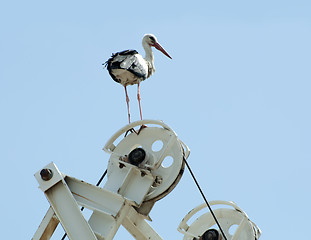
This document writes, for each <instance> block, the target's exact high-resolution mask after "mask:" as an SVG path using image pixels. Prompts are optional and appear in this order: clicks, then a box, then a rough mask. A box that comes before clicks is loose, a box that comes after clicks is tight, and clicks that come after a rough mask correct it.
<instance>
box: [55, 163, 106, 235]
mask: <svg viewBox="0 0 311 240" xmlns="http://www.w3.org/2000/svg"><path fill="white" fill-rule="evenodd" d="M106 174H107V169H106V171H105V172H104V173H103V175H102V176H101V177H100V179H99V180H98V182H97V184H96V187H98V186H99V184H101V182H102V181H103V179H104V177H105V176H106ZM83 210H84V207H82V208H81V212H82V211H83ZM66 236H67V233H65V234H64V236H63V237H62V239H61V240H64V239H65V238H66Z"/></svg>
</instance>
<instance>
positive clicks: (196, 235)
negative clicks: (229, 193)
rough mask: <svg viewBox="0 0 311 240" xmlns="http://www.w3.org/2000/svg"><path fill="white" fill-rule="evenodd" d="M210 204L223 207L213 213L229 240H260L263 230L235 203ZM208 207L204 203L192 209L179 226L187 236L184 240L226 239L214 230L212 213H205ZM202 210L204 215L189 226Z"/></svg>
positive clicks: (180, 230)
mask: <svg viewBox="0 0 311 240" xmlns="http://www.w3.org/2000/svg"><path fill="white" fill-rule="evenodd" d="M209 204H210V205H215V206H217V205H218V207H219V206H222V208H217V209H215V210H213V212H214V214H215V216H216V217H217V219H218V221H219V223H220V225H221V228H222V230H223V232H224V234H225V235H226V238H227V239H228V240H257V239H259V237H260V235H261V230H260V229H259V228H258V227H257V226H256V224H255V223H253V222H252V221H251V220H250V219H249V218H248V216H247V215H246V213H245V212H244V211H243V210H242V209H241V208H239V207H238V206H237V205H236V204H235V203H234V202H227V201H211V202H209ZM206 206H207V205H206V204H205V203H204V204H201V205H199V206H197V207H196V208H194V209H192V210H191V211H190V212H189V213H188V214H187V215H186V216H185V217H184V219H183V220H182V221H181V223H180V224H179V227H178V231H179V232H181V233H182V234H184V235H185V236H184V238H183V239H184V240H194V239H200V240H201V239H211V240H221V239H224V238H222V235H221V233H220V231H218V230H217V229H214V228H215V220H214V218H213V217H212V215H211V213H210V212H209V211H208V212H206V211H204V210H206ZM201 210H203V211H204V213H203V214H202V215H201V216H199V217H198V218H197V219H196V220H194V221H193V222H192V224H191V225H188V223H187V222H191V220H190V219H191V218H192V217H193V216H194V215H195V214H198V212H199V211H201ZM196 216H197V215H196ZM207 236H208V237H209V238H208V237H207Z"/></svg>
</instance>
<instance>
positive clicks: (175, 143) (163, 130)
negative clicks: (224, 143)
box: [103, 120, 190, 202]
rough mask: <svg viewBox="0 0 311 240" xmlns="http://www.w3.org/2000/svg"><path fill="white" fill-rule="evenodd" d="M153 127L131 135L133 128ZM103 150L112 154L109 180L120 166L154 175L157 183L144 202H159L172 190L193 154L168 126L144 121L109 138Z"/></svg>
mask: <svg viewBox="0 0 311 240" xmlns="http://www.w3.org/2000/svg"><path fill="white" fill-rule="evenodd" d="M150 124H152V125H151V126H148V127H145V128H143V129H142V130H141V131H140V132H139V134H137V133H136V132H130V130H131V129H133V128H134V127H137V126H141V125H145V126H147V125H150ZM126 133H128V134H126ZM124 134H125V135H126V136H125V137H124V138H122V139H121V140H120V141H119V143H117V144H116V143H115V142H116V140H117V139H118V138H120V137H121V136H122V135H124ZM103 150H104V151H106V152H107V153H109V154H111V156H110V158H109V163H108V179H109V177H110V175H111V173H112V172H113V171H115V170H117V168H119V167H120V164H125V163H130V164H132V165H134V166H135V167H137V168H139V169H141V170H142V171H145V172H149V173H151V175H152V176H153V177H154V182H153V184H152V186H151V188H150V189H149V192H148V193H147V195H146V196H145V198H144V202H146V201H156V200H159V199H161V198H163V197H164V196H166V195H167V194H168V193H169V192H170V191H172V190H173V188H174V187H175V186H176V185H177V183H178V182H179V180H180V178H181V176H182V174H183V171H184V159H187V158H188V156H189V153H190V151H189V148H188V147H187V146H186V145H185V144H184V143H183V142H182V141H181V140H180V139H178V137H177V135H176V133H175V132H174V131H173V130H172V129H171V128H170V127H169V126H167V125H166V124H165V123H163V122H162V121H156V120H142V121H137V122H133V123H131V124H129V125H126V126H124V127H123V128H121V129H120V130H119V131H117V132H116V133H115V134H114V135H113V136H112V137H111V138H110V140H109V141H108V142H107V144H106V145H105V147H104V148H103ZM121 166H122V165H121Z"/></svg>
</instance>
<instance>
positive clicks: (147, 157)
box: [33, 120, 261, 240]
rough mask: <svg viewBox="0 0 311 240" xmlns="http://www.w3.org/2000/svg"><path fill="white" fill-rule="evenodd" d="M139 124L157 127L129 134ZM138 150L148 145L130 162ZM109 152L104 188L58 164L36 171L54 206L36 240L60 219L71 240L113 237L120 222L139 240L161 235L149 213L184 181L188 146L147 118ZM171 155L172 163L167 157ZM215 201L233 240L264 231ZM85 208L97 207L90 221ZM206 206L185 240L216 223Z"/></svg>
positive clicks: (248, 239) (184, 228)
mask: <svg viewBox="0 0 311 240" xmlns="http://www.w3.org/2000/svg"><path fill="white" fill-rule="evenodd" d="M140 125H145V126H146V125H152V126H148V127H147V128H143V129H142V131H141V132H140V133H139V134H136V133H135V132H133V133H129V132H128V131H129V130H130V129H132V128H134V127H137V126H140ZM125 133H128V134H125ZM123 134H125V136H124V137H123V138H122V137H121V136H122V135H123ZM120 138H121V140H119V139H120ZM117 140H119V142H118V143H116V142H117ZM136 148H140V149H143V152H144V153H145V154H143V155H144V158H143V159H142V160H141V161H139V162H138V163H136V162H135V163H134V162H133V161H132V162H131V161H130V159H131V158H130V156H129V155H130V153H131V152H135V151H136V150H137V149H136ZM134 149H136V150H134ZM104 150H105V151H106V152H108V153H109V154H110V155H111V156H110V159H109V163H108V169H107V170H108V171H107V172H108V180H107V182H106V184H105V186H104V187H103V188H100V187H96V186H94V185H92V184H89V183H86V182H84V181H81V180H79V179H75V178H73V177H70V176H68V175H65V174H63V173H61V172H60V171H59V169H58V168H57V167H56V165H55V164H54V163H50V164H48V165H47V166H45V167H44V168H43V169H41V170H40V171H38V172H37V173H36V174H35V177H36V179H37V181H38V183H39V188H40V189H41V190H42V191H43V192H44V194H45V195H46V198H47V199H48V201H49V203H50V205H51V207H50V208H49V210H48V212H47V214H46V215H45V217H44V219H43V221H42V223H41V224H40V226H39V228H38V230H37V231H36V233H35V235H34V237H33V240H48V239H50V237H51V236H52V234H53V232H54V230H55V228H56V227H57V225H58V223H59V222H60V223H61V224H62V226H63V228H64V229H65V231H66V233H67V235H68V237H69V239H71V240H86V239H87V240H92V239H93V240H111V239H113V238H114V236H115V234H116V232H117V231H118V229H119V227H120V225H123V226H124V227H125V229H127V230H128V232H129V233H130V234H131V235H132V236H133V237H134V238H135V239H139V240H161V239H162V238H161V237H160V236H159V235H158V234H157V232H156V231H155V230H154V229H152V228H151V226H150V225H149V224H148V223H147V221H146V220H150V218H149V212H150V211H151V209H152V207H153V205H154V204H155V202H156V201H157V200H159V199H160V198H163V197H164V196H166V195H167V194H168V193H169V192H170V191H172V189H173V188H174V187H175V186H176V185H177V183H178V182H179V180H180V178H181V176H182V173H183V171H184V164H185V161H184V160H186V159H187V158H188V156H189V153H190V151H189V148H188V147H187V146H186V145H185V144H184V143H183V142H182V141H181V140H179V139H178V137H177V135H176V133H175V132H174V131H173V130H172V129H171V128H170V127H169V126H167V125H166V124H165V123H163V122H161V121H155V120H142V121H137V122H134V123H132V124H129V125H126V126H125V127H123V128H121V129H120V130H119V131H117V132H116V133H115V134H114V135H113V136H112V137H111V138H110V140H109V141H108V142H107V144H106V145H105V147H104ZM133 150H134V151H133ZM168 157H169V158H170V161H167V158H168ZM210 205H213V206H223V208H217V209H215V210H214V213H215V215H216V217H217V219H218V221H219V223H220V225H221V226H222V229H223V230H224V232H225V234H226V236H227V239H228V240H254V239H258V238H259V236H260V234H261V232H260V229H259V228H258V227H257V226H256V225H255V224H254V223H253V222H251V221H250V220H249V218H248V216H247V215H246V213H245V212H243V211H242V210H241V209H240V208H239V207H238V206H237V205H236V204H235V203H233V202H226V201H212V202H210ZM224 206H225V207H224ZM80 207H84V208H87V209H89V210H91V211H92V214H91V217H90V219H89V220H88V221H87V220H86V219H85V218H84V216H83V215H82V213H81V210H80ZM204 210H206V204H202V205H200V206H198V207H196V208H194V209H193V210H191V211H190V212H189V213H188V214H187V215H186V216H185V218H184V219H183V220H182V222H181V223H180V225H179V227H178V231H180V232H181V233H182V234H184V238H183V239H184V240H193V239H198V238H199V237H200V236H202V234H203V233H204V232H205V231H206V230H208V229H210V228H212V227H213V226H214V225H215V220H214V219H213V217H212V215H211V213H210V212H206V211H205V213H203V214H202V212H201V211H204ZM198 213H201V215H200V216H199V217H198V218H197V219H196V220H194V221H193V223H191V224H190V223H189V222H190V219H192V218H193V216H195V215H198ZM232 226H237V228H236V229H235V231H234V232H232V231H230V230H232Z"/></svg>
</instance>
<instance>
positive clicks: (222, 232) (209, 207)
mask: <svg viewBox="0 0 311 240" xmlns="http://www.w3.org/2000/svg"><path fill="white" fill-rule="evenodd" d="M184 162H185V163H186V166H187V168H188V170H189V172H190V174H191V176H192V178H193V180H194V182H195V184H196V185H197V187H198V189H199V191H200V193H201V195H202V197H203V199H204V201H205V203H206V205H207V207H208V209H209V210H210V212H211V214H212V216H213V218H214V220H215V222H216V224H217V226H218V227H219V230H220V231H221V234H222V235H223V237H224V239H225V240H227V237H226V235H225V233H224V231H223V230H222V228H221V226H220V224H219V222H218V220H217V218H216V216H215V214H214V212H213V210H212V208H211V206H210V205H209V203H208V201H207V200H206V197H205V195H204V193H203V191H202V189H201V187H200V185H199V183H198V181H197V179H196V178H195V176H194V174H193V172H192V170H191V168H190V166H189V164H188V162H187V161H186V159H185V158H184Z"/></svg>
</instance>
